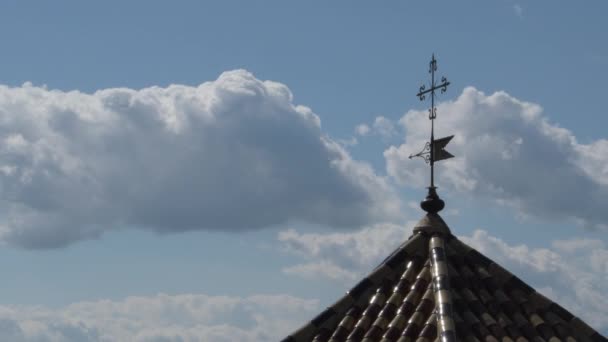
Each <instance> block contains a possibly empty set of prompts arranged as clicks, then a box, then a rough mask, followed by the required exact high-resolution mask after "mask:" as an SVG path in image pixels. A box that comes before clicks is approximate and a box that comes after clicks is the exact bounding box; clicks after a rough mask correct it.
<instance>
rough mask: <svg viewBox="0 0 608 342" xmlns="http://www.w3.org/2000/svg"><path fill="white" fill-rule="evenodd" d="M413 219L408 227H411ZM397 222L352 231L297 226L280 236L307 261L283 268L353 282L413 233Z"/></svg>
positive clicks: (300, 273)
mask: <svg viewBox="0 0 608 342" xmlns="http://www.w3.org/2000/svg"><path fill="white" fill-rule="evenodd" d="M413 224H414V222H409V223H408V224H407V225H406V227H411V226H412V225H413ZM406 227H404V226H401V225H396V224H377V225H374V226H370V227H365V228H363V229H361V230H359V231H356V232H349V233H325V234H324V233H303V234H301V233H299V232H297V231H296V230H294V229H288V230H285V231H282V232H280V233H279V235H278V239H279V242H281V244H282V247H283V249H285V250H286V251H288V252H290V253H294V254H297V255H299V256H301V257H302V258H303V259H304V260H305V261H306V262H304V263H302V264H298V265H294V266H289V267H286V268H285V269H283V272H285V273H287V274H290V275H298V276H302V277H305V278H313V277H317V278H329V279H332V280H341V281H343V282H345V283H352V281H353V280H355V279H356V278H358V277H361V276H363V275H365V274H367V273H368V272H370V271H371V269H372V268H373V267H374V266H376V264H378V263H379V262H380V261H382V259H384V258H385V257H386V256H387V255H388V254H389V253H390V252H391V251H393V250H394V249H395V248H397V246H399V244H401V243H402V242H404V241H405V240H406V239H407V238H408V236H409V235H410V233H411V228H406Z"/></svg>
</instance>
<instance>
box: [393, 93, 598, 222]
mask: <svg viewBox="0 0 608 342" xmlns="http://www.w3.org/2000/svg"><path fill="white" fill-rule="evenodd" d="M437 110H438V116H439V117H440V120H439V121H438V122H437V123H436V132H437V136H438V137H442V136H447V135H451V134H455V137H454V139H453V140H452V142H451V143H450V144H449V145H448V148H447V150H448V151H450V152H451V153H453V154H455V155H456V158H453V159H449V160H446V161H442V162H441V164H440V165H439V166H440V167H439V168H438V170H436V172H438V173H439V177H437V179H438V180H439V182H440V184H439V186H440V187H443V188H446V189H448V190H449V191H456V192H459V193H461V194H462V193H464V194H470V195H474V196H475V197H485V198H492V199H495V200H496V201H497V202H498V203H502V204H506V205H509V206H512V207H514V208H516V209H517V210H518V212H519V213H520V214H522V215H523V216H526V215H527V216H530V215H532V216H537V217H543V218H550V219H555V220H561V219H573V220H574V221H576V222H579V223H581V224H582V225H584V226H586V227H591V228H604V229H605V228H607V226H606V222H608V211H607V210H605V207H606V206H605V203H608V140H605V139H600V140H597V141H594V142H592V143H590V144H582V143H579V142H578V141H577V139H576V137H575V136H574V135H573V134H572V132H570V131H569V130H567V129H564V128H561V127H559V126H557V125H556V124H554V123H551V122H549V120H548V119H547V117H546V116H544V115H543V111H542V108H541V107H540V106H539V105H536V104H533V103H529V102H524V101H521V100H518V99H516V98H514V97H512V96H510V95H509V94H507V93H505V92H496V93H494V94H492V95H485V94H484V93H483V92H481V91H478V90H476V89H474V88H471V87H469V88H466V89H464V91H463V93H462V94H461V95H460V96H459V97H458V98H457V99H456V100H455V101H450V102H444V103H442V104H440V105H439V106H438V109H437ZM400 123H401V124H402V126H403V127H404V129H405V131H406V138H405V142H404V143H403V144H401V145H400V146H391V147H390V148H388V149H387V150H386V151H385V152H384V156H385V158H386V162H387V170H388V173H389V174H390V175H391V176H392V177H394V178H395V179H396V180H397V181H398V182H400V183H402V184H409V185H414V186H417V187H422V186H424V185H425V184H426V181H427V180H426V179H427V170H426V167H425V165H424V164H423V163H413V162H411V161H410V160H409V159H408V156H409V155H410V154H412V153H415V152H417V151H419V150H420V148H421V147H422V146H424V142H425V141H427V140H428V137H427V134H428V118H427V114H426V112H424V111H409V112H408V113H406V114H405V115H404V116H403V117H402V118H401V120H400Z"/></svg>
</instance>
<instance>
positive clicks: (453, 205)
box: [0, 0, 608, 341]
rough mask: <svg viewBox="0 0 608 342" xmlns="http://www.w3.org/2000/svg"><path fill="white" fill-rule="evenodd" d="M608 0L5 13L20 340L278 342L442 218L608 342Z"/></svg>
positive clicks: (3, 319)
mask: <svg viewBox="0 0 608 342" xmlns="http://www.w3.org/2000/svg"><path fill="white" fill-rule="evenodd" d="M607 10H608V4H606V3H605V2H602V1H591V2H587V3H586V4H585V6H580V4H577V3H566V2H564V3H559V4H557V3H555V2H552V1H540V0H539V1H511V0H493V1H459V2H455V1H451V2H448V1H435V2H424V1H418V2H412V1H385V2H363V1H332V2H328V1H306V2H295V1H274V0H269V1H264V2H263V3H262V2H253V1H231V0H229V1H215V2H211V1H172V2H168V1H166V2H163V1H130V2H124V1H104V2H95V3H93V2H82V1H57V2H41V1H40V2H34V1H4V2H2V3H1V4H0V41H1V42H2V49H1V51H2V54H1V55H0V61H1V63H0V214H1V215H0V245H1V247H0V270H2V271H3V275H4V276H3V286H2V291H0V340H3V341H5V340H10V341H234V340H240V341H275V340H279V339H280V338H282V337H283V336H284V335H286V334H288V333H290V332H291V331H292V330H294V329H296V328H298V327H299V326H300V325H302V324H303V323H305V322H306V321H307V320H309V319H310V318H312V317H313V316H315V315H316V314H317V313H318V312H320V311H321V310H323V309H324V308H325V307H326V306H328V305H330V304H331V303H333V301H334V300H335V299H337V298H339V297H340V296H341V295H342V294H343V293H344V292H345V291H347V290H348V289H349V288H350V287H352V286H353V285H354V284H355V283H356V282H357V279H359V278H361V277H363V276H365V275H366V274H367V273H368V272H370V271H371V270H372V269H373V267H374V266H375V265H376V264H378V263H379V262H380V261H381V260H382V259H383V258H384V257H386V256H387V255H388V254H389V253H390V252H391V251H392V250H393V249H394V248H395V247H396V246H398V245H399V244H400V243H401V242H402V241H404V240H405V239H406V238H407V237H408V236H409V235H410V234H411V231H412V227H413V225H414V224H415V223H416V222H417V220H419V219H420V218H421V217H422V216H423V212H422V210H421V209H420V208H419V204H418V203H419V201H420V200H421V199H423V198H424V195H425V187H426V186H428V168H427V166H426V165H425V164H424V162H422V161H421V160H410V159H408V158H407V157H408V156H409V155H410V154H412V153H415V152H418V150H419V149H421V148H422V146H423V145H424V142H425V141H426V139H428V134H429V126H430V123H429V120H428V117H427V112H426V111H427V109H428V105H429V104H428V101H427V102H420V101H419V99H418V98H417V97H416V96H415V94H416V93H417V91H418V89H419V86H420V85H422V84H425V83H426V84H427V86H428V81H429V74H428V72H427V71H428V63H429V60H430V58H431V55H432V54H435V56H436V58H437V60H438V71H437V75H438V76H439V77H441V76H446V77H447V78H448V80H449V81H450V82H451V84H450V86H449V88H448V91H447V92H446V93H444V94H440V95H439V96H438V106H437V120H436V126H435V127H436V133H437V136H447V135H452V134H454V135H455V138H454V139H453V140H452V142H451V143H450V145H448V151H450V152H451V153H453V154H454V155H455V156H456V158H453V159H450V160H447V161H442V162H441V163H438V164H437V169H436V179H437V185H438V187H439V189H438V191H439V194H440V196H441V197H442V198H443V199H444V200H445V201H446V208H445V210H444V211H443V212H442V216H443V217H444V219H445V220H446V222H447V223H448V225H449V226H450V228H451V230H452V233H453V234H455V235H456V236H458V237H459V238H461V239H462V240H463V241H465V242H467V243H469V244H470V245H472V246H474V247H475V248H477V249H478V250H479V251H481V252H482V253H485V254H487V255H488V256H489V257H491V258H492V259H494V260H496V261H497V262H499V263H500V264H502V265H503V266H505V267H506V268H507V269H509V270H511V271H512V272H513V273H515V274H516V275H518V276H519V277H521V278H522V279H524V280H525V281H527V282H528V283H530V284H531V285H532V286H534V287H535V288H537V289H538V290H539V291H540V292H541V293H543V294H545V295H546V296H548V297H549V298H551V299H553V300H555V301H557V302H559V303H560V304H562V305H563V306H564V307H566V308H567V309H568V310H570V311H572V312H573V313H574V314H576V315H578V316H580V317H582V318H583V319H584V320H586V321H587V322H588V323H589V324H591V325H592V326H593V327H594V328H595V329H597V330H598V331H600V332H602V333H603V334H605V335H606V334H608V309H607V308H608V297H606V293H608V285H607V284H608V210H606V208H607V207H606V203H608V134H607V133H606V127H607V126H608V117H607V116H606V115H605V112H606V110H605V106H603V100H602V99H603V96H605V94H606V92H607V90H608V85H607V84H606V82H604V80H606V79H607V78H608V45H606V44H605V43H604V41H605V36H606V33H607V31H608V24H607V23H606V21H605V18H604V16H605V13H606V11H607Z"/></svg>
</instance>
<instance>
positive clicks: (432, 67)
mask: <svg viewBox="0 0 608 342" xmlns="http://www.w3.org/2000/svg"><path fill="white" fill-rule="evenodd" d="M435 63H436V62H435V54H433V59H432V60H431V89H432V90H431V114H430V115H431V188H434V187H435V167H434V164H435V153H434V152H435V151H434V146H435Z"/></svg>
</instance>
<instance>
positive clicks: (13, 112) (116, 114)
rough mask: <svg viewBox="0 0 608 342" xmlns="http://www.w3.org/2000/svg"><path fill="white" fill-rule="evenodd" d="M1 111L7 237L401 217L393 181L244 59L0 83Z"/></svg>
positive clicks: (0, 172)
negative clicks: (188, 77) (140, 73)
mask: <svg viewBox="0 0 608 342" xmlns="http://www.w3.org/2000/svg"><path fill="white" fill-rule="evenodd" d="M0 113H1V114H2V115H0V217H1V218H0V239H1V240H2V241H4V242H5V243H11V244H16V245H20V246H25V247H29V248H38V247H57V246H63V245H66V244H68V243H70V242H73V241H76V240H79V239H87V238H94V237H97V236H99V235H100V234H102V233H103V232H104V231H106V230H108V229H114V228H116V227H119V226H125V225H126V226H137V227H141V228H144V229H150V230H154V231H160V232H173V231H185V230H192V229H215V230H231V231H238V230H244V229H257V228H261V227H266V226H270V225H276V224H282V223H285V222H289V221H306V222H312V223H319V224H327V225H331V226H335V227H355V226H360V225H363V224H366V223H369V222H374V221H375V220H377V219H378V218H385V217H396V216H397V215H398V211H399V210H398V207H399V204H398V202H399V201H398V199H397V198H396V196H395V195H394V193H393V192H392V190H391V189H390V187H389V186H388V184H387V181H386V179H385V178H383V177H380V176H378V175H377V174H376V173H375V172H374V170H373V169H372V168H371V167H370V166H369V165H368V164H365V163H363V162H359V161H356V160H353V159H352V158H351V157H350V155H349V154H348V152H347V151H346V150H345V149H344V148H343V147H342V146H341V145H340V144H339V143H337V142H336V141H335V140H333V139H332V138H330V137H329V136H327V135H326V134H324V133H323V132H322V130H321V126H320V119H319V117H318V116H317V115H315V114H314V113H313V112H312V111H311V110H310V109H309V108H307V107H305V106H300V105H295V104H294V103H293V97H292V94H291V92H290V90H289V89H288V88H287V87H286V86H285V85H283V84H280V83H276V82H272V81H260V80H258V79H256V78H255V77H254V76H253V75H252V74H251V73H249V72H247V71H244V70H236V71H230V72H226V73H223V74H222V75H221V76H220V77H219V78H218V79H217V80H215V81H212V82H206V83H203V84H201V85H199V86H196V87H190V86H183V85H171V86H169V87H167V88H160V87H150V88H145V89H140V90H133V89H126V88H115V89H104V90H100V91H97V92H95V93H93V94H85V93H81V92H78V91H70V92H63V91H57V90H48V89H46V88H44V87H35V86H32V85H30V84H25V85H24V86H22V87H17V88H10V87H6V86H0Z"/></svg>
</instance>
